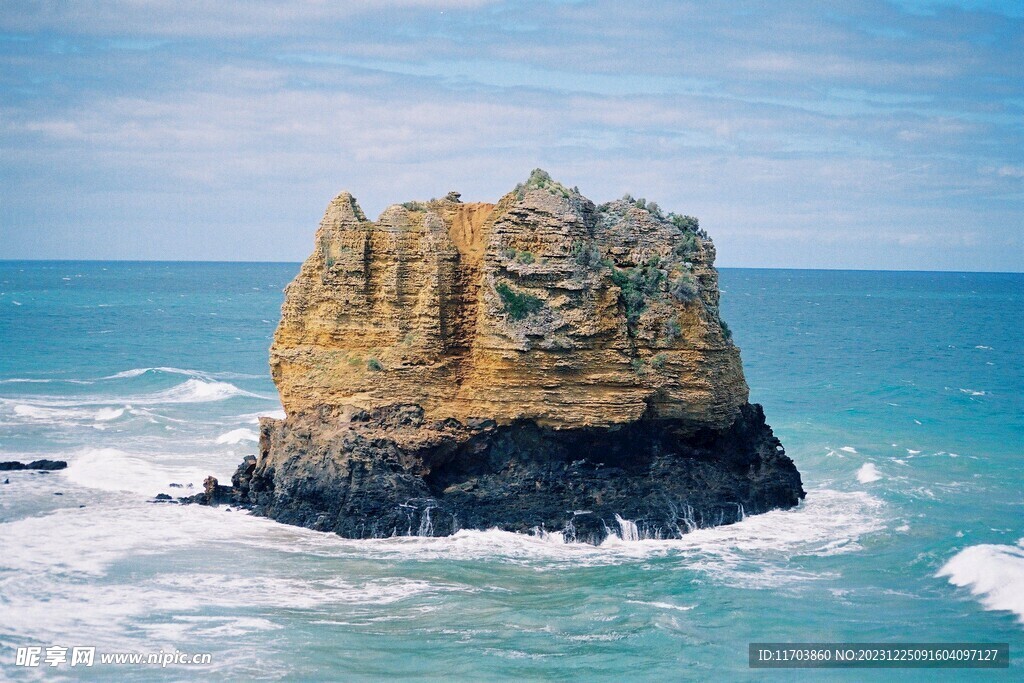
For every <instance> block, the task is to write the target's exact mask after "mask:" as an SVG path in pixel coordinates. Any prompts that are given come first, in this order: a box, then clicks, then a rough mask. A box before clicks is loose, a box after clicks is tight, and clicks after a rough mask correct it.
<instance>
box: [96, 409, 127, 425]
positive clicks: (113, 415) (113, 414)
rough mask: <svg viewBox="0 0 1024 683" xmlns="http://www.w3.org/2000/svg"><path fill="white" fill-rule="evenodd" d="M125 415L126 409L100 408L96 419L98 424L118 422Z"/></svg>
mask: <svg viewBox="0 0 1024 683" xmlns="http://www.w3.org/2000/svg"><path fill="white" fill-rule="evenodd" d="M122 415H124V408H100V409H99V410H97V411H96V414H95V418H96V420H97V421H98V422H107V421H109V420H116V419H117V418H119V417H121V416H122Z"/></svg>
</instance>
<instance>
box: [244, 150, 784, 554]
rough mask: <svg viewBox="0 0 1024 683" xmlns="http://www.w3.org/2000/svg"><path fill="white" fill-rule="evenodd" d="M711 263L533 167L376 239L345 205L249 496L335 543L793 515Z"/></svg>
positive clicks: (292, 301) (302, 290) (654, 218)
mask: <svg viewBox="0 0 1024 683" xmlns="http://www.w3.org/2000/svg"><path fill="white" fill-rule="evenodd" d="M714 259H715V250H714V246H713V245H712V243H711V240H710V239H709V238H708V236H707V235H706V233H704V232H703V231H702V230H700V229H699V227H698V224H697V221H696V220H695V219H693V218H691V217H688V216H677V215H674V214H668V215H665V214H663V213H662V212H661V210H660V209H659V208H658V207H657V206H656V205H655V204H653V203H651V204H647V203H646V202H644V201H643V200H634V199H632V198H631V197H628V196H627V197H625V198H623V199H621V200H618V201H615V202H610V203H608V204H602V205H600V206H597V205H595V204H594V203H593V202H591V201H590V200H588V199H586V198H585V197H583V196H582V195H581V194H580V193H579V192H578V190H576V189H575V188H573V189H569V188H567V187H565V186H563V185H561V184H559V183H557V182H555V181H554V180H552V179H551V178H550V177H549V176H548V175H547V174H545V173H544V172H542V171H539V170H538V171H534V173H533V174H532V175H531V176H530V178H529V179H528V180H527V182H526V183H524V184H522V185H520V186H518V187H516V188H515V189H514V190H513V191H512V192H510V193H509V194H507V195H505V196H504V197H502V198H501V200H499V202H498V203H497V204H482V203H462V202H461V201H460V200H459V195H458V194H456V193H450V194H449V195H448V196H447V197H445V198H444V199H439V200H431V201H429V202H409V203H406V204H401V205H395V206H392V207H390V208H388V209H387V210H386V211H385V212H384V213H383V214H382V215H381V216H380V218H379V219H378V220H377V221H376V222H371V221H369V220H367V218H366V216H365V215H364V214H363V212H362V211H361V210H360V208H359V206H358V204H357V203H356V201H355V199H354V198H353V197H352V196H351V195H349V194H348V193H342V194H340V195H338V196H337V197H336V198H335V199H334V200H333V201H332V202H331V203H330V205H329V206H328V208H327V212H326V214H325V216H324V218H323V221H322V222H321V224H320V228H319V230H318V231H317V234H316V246H315V249H314V251H313V254H312V255H311V256H310V257H309V258H308V259H307V260H306V262H305V263H304V264H303V266H302V269H301V271H300V273H299V275H298V277H296V279H295V280H294V281H293V282H292V283H291V284H290V285H289V286H288V288H287V290H286V295H285V303H284V306H283V309H282V318H281V323H280V325H279V326H278V328H277V332H276V334H275V337H274V343H273V346H272V347H271V353H270V363H271V369H272V373H273V378H274V381H275V383H276V384H277V387H278V389H279V391H280V393H281V399H282V402H283V404H284V408H285V412H286V418H285V419H284V420H270V419H265V420H263V422H262V424H261V441H260V455H259V457H258V459H257V460H256V461H255V462H251V461H250V462H248V463H246V464H243V466H242V467H241V468H240V469H239V472H238V473H237V474H236V477H235V482H234V483H235V487H236V492H235V496H236V498H237V499H238V500H239V501H240V502H243V503H245V504H248V505H251V506H253V507H254V509H255V510H256V511H257V512H260V513H262V514H266V515H269V516H271V517H274V518H276V519H280V520H281V521H286V522H290V523H295V524H301V525H304V526H310V527H313V528H319V529H325V530H333V531H336V532H338V533H341V534H343V535H345V536H353V537H367V536H388V535H392V534H415V533H420V534H446V533H451V532H453V531H455V530H457V529H459V528H487V527H492V526H498V527H500V528H506V529H510V530H519V531H526V530H529V529H532V528H545V529H547V530H549V531H552V530H562V531H564V532H566V533H567V534H568V536H570V537H575V538H579V539H580V540H588V541H599V540H600V539H601V538H603V537H604V535H606V534H607V533H609V529H611V530H617V531H618V532H619V533H625V534H626V535H633V534H640V535H647V536H676V535H678V534H680V533H684V532H685V531H686V530H688V529H690V528H693V527H695V526H701V525H704V524H716V523H726V522H730V521H735V520H736V519H739V518H740V517H742V515H743V514H744V513H745V512H747V513H749V512H759V511H763V510H767V509H770V508H773V507H790V506H793V505H796V504H797V503H798V502H799V499H800V498H801V497H802V496H803V490H802V488H801V485H800V477H799V473H798V472H797V471H796V468H795V467H794V466H793V463H792V461H791V460H790V459H789V458H787V457H786V456H785V453H784V451H783V449H782V446H781V444H780V443H779V442H778V440H777V439H776V438H775V437H774V435H773V434H772V432H771V429H770V428H769V427H768V426H767V425H766V424H765V422H764V415H763V413H762V412H761V410H760V407H759V406H751V405H749V404H748V403H747V395H748V390H747V385H746V382H745V380H744V378H743V371H742V367H741V364H740V356H739V350H738V349H737V348H736V346H735V345H734V344H733V343H732V341H731V336H730V334H729V332H728V328H727V327H726V326H725V324H724V323H723V322H722V321H721V319H720V317H719V308H718V276H717V272H716V271H715V269H714V266H713V264H714ZM623 520H631V521H630V522H623ZM623 524H625V526H622V525H623Z"/></svg>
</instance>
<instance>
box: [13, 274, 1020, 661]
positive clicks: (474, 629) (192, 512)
mask: <svg viewBox="0 0 1024 683" xmlns="http://www.w3.org/2000/svg"><path fill="white" fill-rule="evenodd" d="M297 271H298V264H225V263H128V262H112V263H102V262H11V261H8V262H0V345H2V352H0V460H22V461H28V460H35V459H39V458H50V459H61V460H66V461H67V462H68V463H69V467H68V468H67V469H66V470H63V471H59V472H53V473H48V474H43V473H33V472H5V473H0V480H4V479H6V480H7V483H3V484H2V485H0V677H7V678H11V679H15V680H22V679H24V680H35V679H44V678H45V679H47V680H54V679H56V680H60V679H100V680H107V679H112V678H113V679H116V680H127V681H132V680H181V679H183V678H190V677H193V676H195V677H200V676H202V677H208V676H213V677H214V678H215V679H231V680H238V679H262V680H278V679H287V680H347V681H358V680H378V679H388V680H391V679H421V680H439V681H440V680H452V679H466V680H497V679H508V678H521V679H529V680H538V679H544V680H564V681H576V680H599V681H628V680H637V681H649V680H702V679H712V678H713V679H714V680H791V679H793V678H796V677H798V676H799V677H801V678H803V677H805V676H806V677H807V678H810V679H818V680H865V679H885V680H891V679H895V680H925V679H931V678H933V677H934V674H935V672H934V671H929V670H924V669H904V670H884V671H867V670H855V671H846V670H836V669H831V670H823V671H795V670H780V671H765V670H752V669H750V668H748V661H747V644H748V643H749V642H752V641H759V642H760V641H788V642H801V641H804V642H806V641H814V642H822V641H836V642H838V641H854V642H900V641H904V642H940V641H941V642H945V641H949V642H959V641H984V642H1008V643H1009V644H1010V653H1011V671H1010V672H1008V673H1007V672H1003V674H1002V675H1001V676H1000V677H1001V678H1002V677H1006V676H1007V675H1009V676H1010V677H1017V678H1019V677H1020V676H1021V673H1020V672H1021V666H1022V659H1021V657H1022V654H1024V539H1022V537H1024V401H1022V398H1021V395H1022V390H1024V369H1022V365H1024V364H1022V358H1024V327H1022V323H1021V321H1022V320H1024V275H1021V274H979V273H971V274H968V273H916V272H862V271H857V272H853V271H806V270H749V269H723V270H722V271H721V285H722V309H723V318H724V319H725V320H726V321H727V322H728V323H729V325H730V327H731V328H732V330H733V333H734V340H735V341H736V343H737V344H738V345H739V346H740V348H741V349H742V357H743V362H744V368H745V371H746V376H747V380H748V383H749V384H750V389H751V400H752V401H755V402H759V403H762V404H764V406H765V412H766V414H767V417H768V421H769V423H770V424H771V425H772V426H773V427H774V429H775V432H776V434H777V435H778V436H779V437H780V438H781V439H782V442H783V444H784V445H785V447H786V450H787V452H788V453H789V455H790V456H791V457H792V458H793V459H794V460H795V461H796V464H797V466H798V467H799V469H800V471H801V473H802V474H803V479H804V486H805V488H806V489H807V499H806V501H805V502H804V503H803V504H802V505H801V506H800V507H799V508H797V509H795V510H791V511H786V512H782V511H775V512H770V513H767V514H764V515H759V516H752V517H748V518H747V519H745V520H744V521H742V522H740V523H738V524H735V525H732V526H726V527H719V528H712V529H702V530H698V531H695V532H694V533H691V534H689V535H688V536H686V537H685V538H683V539H682V540H676V541H622V540H619V539H614V538H612V539H609V540H608V541H607V542H606V543H605V544H604V545H602V546H599V547H593V546H587V545H575V544H565V543H562V542H561V540H560V539H559V538H557V537H554V536H522V535H515V534H509V533H504V532H499V531H462V532H459V533H458V534H456V535H455V536H452V537H447V538H394V539H383V540H372V541H351V540H345V539H341V538H338V537H336V536H333V535H330V534H324V533H318V532H314V531H309V530H306V529H300V528H294V527H289V526H284V525H281V524H277V523H275V522H271V521H268V520H265V519H261V518H257V517H253V516H250V515H248V514H247V513H245V512H242V511H238V510H233V509H226V508H223V507H221V508H204V507H198V506H178V505H173V504H157V503H152V502H150V501H151V500H152V498H153V497H154V495H155V494H158V493H167V494H170V495H174V496H179V495H185V494H187V493H189V489H188V486H189V485H191V486H192V487H193V489H192V490H193V491H194V490H195V489H196V488H200V487H201V486H202V480H203V478H204V477H205V476H206V475H207V474H213V475H215V476H217V477H219V478H220V479H221V480H222V481H225V480H227V479H228V478H230V475H231V473H232V472H233V470H234V468H235V466H236V465H237V464H238V462H239V461H240V460H241V458H242V457H243V456H245V455H247V454H250V453H254V452H255V448H256V443H255V441H256V438H257V419H258V417H259V416H260V415H281V406H280V403H279V401H278V399H277V395H276V391H275V389H274V386H273V383H272V382H271V381H270V377H269V372H268V368H267V348H268V346H269V344H270V340H271V336H272V334H273V330H274V327H275V325H276V323H277V319H278V315H279V308H280V305H281V300H282V288H283V287H284V285H285V284H286V283H287V282H288V281H289V280H290V279H291V278H292V277H293V276H294V275H295V274H296V272H297ZM171 484H179V485H180V488H179V487H172V486H171ZM54 646H55V647H63V648H68V649H69V651H70V650H71V648H73V647H79V646H81V647H94V648H96V650H95V651H96V653H97V654H96V661H95V664H94V665H93V666H91V667H87V666H85V665H84V664H79V665H76V666H74V667H72V666H71V665H70V663H69V662H65V663H58V664H57V665H56V666H54V667H50V666H48V665H47V664H46V663H45V662H42V663H41V664H40V665H39V666H34V667H33V666H19V665H18V663H17V661H16V652H17V650H18V648H26V647H40V648H41V649H42V653H43V655H44V656H45V654H46V648H48V647H54ZM160 652H163V653H171V652H180V653H187V654H195V653H199V654H209V655H210V664H207V665H193V664H174V665H171V666H167V667H166V668H164V667H161V666H160V665H159V664H113V663H108V664H103V663H101V662H100V661H99V657H100V654H102V653H143V654H149V653H160ZM1014 670H1016V675H1014ZM947 674H952V675H955V677H956V678H958V679H960V678H966V679H972V680H973V679H981V678H983V677H984V678H987V677H989V676H991V675H992V672H985V671H958V672H947Z"/></svg>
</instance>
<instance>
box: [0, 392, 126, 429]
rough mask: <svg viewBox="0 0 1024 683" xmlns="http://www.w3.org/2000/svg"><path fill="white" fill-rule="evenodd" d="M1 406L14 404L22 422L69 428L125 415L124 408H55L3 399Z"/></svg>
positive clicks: (14, 408) (15, 413) (16, 415)
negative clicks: (84, 422)
mask: <svg viewBox="0 0 1024 683" xmlns="http://www.w3.org/2000/svg"><path fill="white" fill-rule="evenodd" d="M0 404H7V405H12V404H13V410H12V412H13V414H14V415H15V417H18V418H21V419H22V420H27V421H29V422H45V423H50V424H62V425H67V426H71V425H73V424H75V423H79V422H83V421H96V422H109V421H111V420H116V419H117V418H119V417H121V416H122V415H124V408H100V409H99V410H93V409H91V408H89V409H86V408H54V407H47V406H42V405H36V404H33V403H13V402H12V401H4V400H2V399H0Z"/></svg>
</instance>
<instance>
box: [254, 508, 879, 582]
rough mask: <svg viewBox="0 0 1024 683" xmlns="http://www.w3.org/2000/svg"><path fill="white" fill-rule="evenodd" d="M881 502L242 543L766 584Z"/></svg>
mask: <svg viewBox="0 0 1024 683" xmlns="http://www.w3.org/2000/svg"><path fill="white" fill-rule="evenodd" d="M882 511H883V503H882V502H881V501H880V500H878V499H877V498H874V497H873V496H871V495H868V494H867V493H864V492H842V491H832V490H812V491H811V492H809V493H808V495H807V500H806V501H805V502H804V503H803V504H802V505H801V506H800V507H799V508H796V509H793V510H773V511H771V512H767V513H765V514H760V515H751V516H749V517H747V518H745V519H744V520H743V521H742V522H738V523H736V524H730V525H726V526H720V527H710V528H706V529H697V530H695V531H693V532H691V533H689V534H686V535H685V536H683V537H682V538H680V539H673V540H653V539H641V540H635V541H623V540H622V539H621V538H620V537H619V536H618V535H612V536H609V537H608V538H607V539H606V540H605V542H604V543H603V544H602V545H600V546H592V545H588V544H585V543H566V542H565V541H564V539H563V537H562V534H560V533H538V534H535V535H525V534H516V533H510V532H506V531H499V530H497V529H491V530H488V531H471V530H462V531H459V532H458V533H456V534H453V535H451V536H443V537H419V536H399V537H392V538H385V539H372V540H362V541H359V540H350V539H342V538H339V537H337V536H335V535H333V534H325V533H319V532H313V531H308V530H305V529H299V528H296V527H290V526H284V525H275V526H273V527H270V528H268V529H265V530H263V533H262V534H261V535H260V536H259V537H249V538H247V539H246V543H249V544H254V545H258V546H260V547H266V548H273V549H277V550H285V551H287V552H296V553H311V554H315V555H325V556H344V557H351V556H353V555H355V556H359V557H366V558H379V559H386V560H388V561H394V560H421V561H432V560H448V559H452V560H480V561H492V560H498V561H502V562H506V563H511V564H518V565H523V566H528V567H531V568H535V569H545V570H554V569H559V568H576V567H579V566H602V565H609V564H622V563H627V562H637V561H645V560H647V559H650V558H652V557H668V558H674V559H675V560H677V561H678V568H679V569H681V570H695V571H699V572H702V573H703V574H705V575H706V576H707V577H708V579H709V580H712V581H722V582H728V583H730V584H732V585H736V586H740V587H747V588H770V587H774V586H779V585H784V584H788V583H793V582H800V581H806V580H813V579H815V578H819V576H820V575H818V574H812V573H809V572H805V571H801V570H799V569H796V568H794V567H793V565H792V559H793V558H794V557H797V556H818V557H824V556H831V555H837V554H842V553H848V552H855V551H858V550H860V549H861V546H860V544H859V539H860V538H861V536H864V535H866V534H870V533H873V532H876V531H880V530H881V529H883V528H884V524H883V521H882V519H883V515H882Z"/></svg>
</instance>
